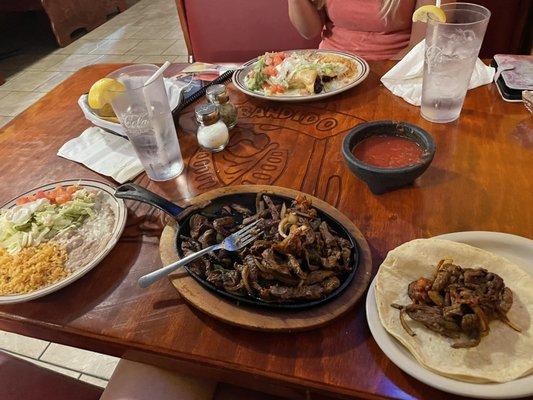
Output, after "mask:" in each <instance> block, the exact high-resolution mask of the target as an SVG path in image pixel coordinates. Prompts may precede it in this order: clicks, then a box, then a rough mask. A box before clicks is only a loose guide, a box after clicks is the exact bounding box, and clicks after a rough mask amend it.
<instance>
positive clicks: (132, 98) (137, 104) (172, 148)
mask: <svg viewBox="0 0 533 400" xmlns="http://www.w3.org/2000/svg"><path fill="white" fill-rule="evenodd" d="M157 69H158V67H157V66H155V65H151V64H139V65H130V66H128V67H124V68H120V69H118V70H116V71H114V72H113V73H111V74H109V75H108V77H109V78H114V79H116V80H118V81H120V82H122V83H123V84H124V86H126V90H125V91H122V92H121V91H118V92H115V93H114V96H112V100H111V105H112V106H113V111H115V114H116V115H117V117H118V119H119V121H120V124H121V125H122V127H123V128H124V131H125V132H126V135H127V136H128V138H129V139H130V141H131V143H132V144H133V148H134V149H135V152H136V153H137V156H138V157H139V160H140V161H141V163H142V165H143V166H144V169H145V170H146V173H147V174H148V177H150V179H152V180H154V181H166V180H169V179H172V178H175V177H176V176H178V175H179V174H181V172H182V171H183V159H182V157H181V151H180V144H179V142H178V135H177V133H176V127H175V126H174V121H173V119H172V113H171V110H170V105H169V102H168V97H167V93H166V90H165V84H164V81H163V77H162V76H160V77H159V78H158V79H156V80H155V81H153V82H152V83H149V84H148V85H145V82H146V81H147V80H148V78H150V77H151V76H152V75H153V74H154V73H155V72H156V71H157Z"/></svg>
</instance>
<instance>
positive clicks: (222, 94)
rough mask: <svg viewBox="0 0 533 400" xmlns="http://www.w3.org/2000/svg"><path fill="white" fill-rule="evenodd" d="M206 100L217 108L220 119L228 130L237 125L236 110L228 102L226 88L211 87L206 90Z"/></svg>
mask: <svg viewBox="0 0 533 400" xmlns="http://www.w3.org/2000/svg"><path fill="white" fill-rule="evenodd" d="M206 96H207V100H209V102H210V103H212V104H215V105H216V106H217V107H218V111H219V113H220V119H221V120H222V121H223V122H224V123H225V124H226V126H227V127H228V129H231V128H233V127H234V126H235V125H237V108H236V107H235V106H234V105H233V103H232V102H231V101H230V100H229V96H228V92H227V90H226V86H224V85H220V84H218V85H212V86H209V87H208V88H207V90H206Z"/></svg>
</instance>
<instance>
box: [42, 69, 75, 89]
mask: <svg viewBox="0 0 533 400" xmlns="http://www.w3.org/2000/svg"><path fill="white" fill-rule="evenodd" d="M73 73H74V72H73V71H64V72H56V74H55V75H54V76H53V77H52V78H50V79H48V80H47V81H46V82H44V83H43V84H42V85H40V86H39V87H38V88H37V90H38V91H40V92H49V91H50V90H52V89H53V88H55V87H56V86H57V85H59V84H60V83H61V82H63V81H64V80H65V79H67V78H68V77H69V76H70V75H72V74H73Z"/></svg>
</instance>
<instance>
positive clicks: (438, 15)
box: [413, 5, 446, 22]
mask: <svg viewBox="0 0 533 400" xmlns="http://www.w3.org/2000/svg"><path fill="white" fill-rule="evenodd" d="M430 17H431V19H433V20H435V21H439V22H446V14H445V13H444V11H442V8H440V7H437V6H434V5H426V6H422V7H419V8H417V9H416V10H415V12H414V13H413V22H428V19H429V18H430Z"/></svg>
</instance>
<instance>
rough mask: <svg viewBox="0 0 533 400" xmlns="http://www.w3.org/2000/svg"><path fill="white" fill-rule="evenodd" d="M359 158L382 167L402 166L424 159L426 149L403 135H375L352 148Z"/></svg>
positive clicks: (366, 162)
mask: <svg viewBox="0 0 533 400" xmlns="http://www.w3.org/2000/svg"><path fill="white" fill-rule="evenodd" d="M352 153H353V155H354V156H355V158H357V159H358V160H361V161H362V162H364V163H365V164H369V165H373V166H374V167H380V168H402V167H407V166H409V165H414V164H418V163H419V162H420V161H422V157H423V155H424V150H423V149H422V148H421V147H420V146H419V145H418V144H417V143H415V142H414V141H412V140H409V139H407V138H404V137H401V136H393V135H375V136H370V137H368V138H366V139H363V140H362V141H361V142H359V143H357V144H356V145H355V146H354V148H353V149H352Z"/></svg>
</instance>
